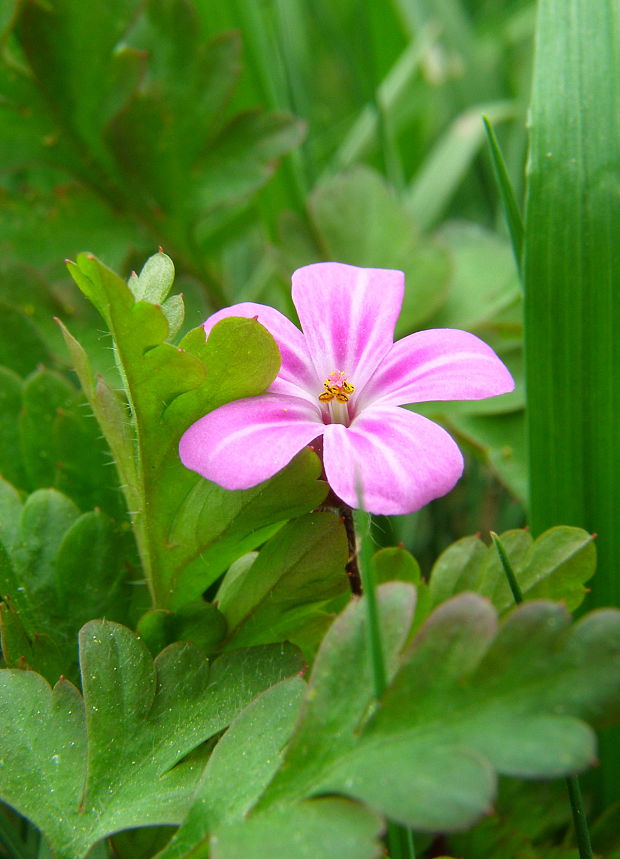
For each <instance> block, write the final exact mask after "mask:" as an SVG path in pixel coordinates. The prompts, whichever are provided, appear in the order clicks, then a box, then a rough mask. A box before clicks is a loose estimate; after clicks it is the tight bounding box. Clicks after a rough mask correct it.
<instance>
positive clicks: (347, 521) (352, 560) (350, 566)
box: [339, 504, 362, 597]
mask: <svg viewBox="0 0 620 859" xmlns="http://www.w3.org/2000/svg"><path fill="white" fill-rule="evenodd" d="M339 509H340V514H341V516H342V521H343V523H344V529H345V531H346V533H347V542H348V544H349V559H348V561H347V566H346V570H347V576H348V578H349V585H350V586H351V593H352V594H354V595H355V596H358V597H359V596H361V595H362V580H361V577H360V571H359V566H358V563H357V542H356V539H355V525H354V523H353V511H352V510H351V508H350V507H348V506H345V505H344V504H342V505H341V506H340V507H339Z"/></svg>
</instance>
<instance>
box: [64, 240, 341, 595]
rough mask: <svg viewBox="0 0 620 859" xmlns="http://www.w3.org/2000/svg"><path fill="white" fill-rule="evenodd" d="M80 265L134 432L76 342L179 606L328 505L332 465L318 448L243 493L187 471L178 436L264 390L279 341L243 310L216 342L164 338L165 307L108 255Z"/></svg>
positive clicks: (156, 585) (153, 578) (84, 258)
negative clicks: (324, 476)
mask: <svg viewBox="0 0 620 859" xmlns="http://www.w3.org/2000/svg"><path fill="white" fill-rule="evenodd" d="M70 271H71V273H72V275H73V276H74V278H75V280H76V282H77V284H78V286H79V287H80V288H81V289H82V291H83V292H84V293H85V294H86V295H87V297H89V298H90V299H91V300H92V301H93V302H94V303H95V305H96V306H97V308H98V309H99V310H100V312H101V313H102V315H103V316H104V318H105V319H106V321H107V322H108V324H109V326H110V330H111V332H112V334H113V336H114V342H115V348H116V354H117V357H118V362H119V365H120V367H121V370H122V376H123V378H124V380H125V386H126V394H127V399H128V401H129V403H130V405H131V412H132V418H133V430H128V428H127V427H126V421H125V420H124V416H123V413H122V406H121V405H120V404H119V403H118V401H117V399H116V398H115V397H114V395H113V394H112V393H111V392H110V391H109V390H107V389H105V388H101V386H99V387H98V388H97V389H95V388H94V386H93V381H92V372H91V371H90V369H89V367H88V363H87V359H86V357H85V354H84V351H83V350H82V349H81V347H80V346H79V344H77V341H75V340H74V338H71V337H70V335H69V336H67V335H66V339H67V343H68V345H69V348H70V349H71V351H72V355H73V356H74V361H75V362H76V365H77V367H78V370H79V373H80V378H81V380H82V384H83V386H84V390H85V393H86V395H87V397H88V399H89V401H90V402H91V404H92V406H93V411H94V412H95V415H96V416H97V418H98V419H99V420H100V421H101V425H102V429H103V431H104V432H105V433H106V436H107V437H108V440H109V444H110V447H111V449H112V450H113V452H114V453H115V455H116V451H117V450H118V452H119V455H118V457H117V458H118V459H119V460H120V465H119V473H120V475H121V479H122V481H123V484H124V486H125V492H126V496H127V503H128V507H129V509H130V510H131V511H132V514H133V525H134V533H135V535H136V541H137V544H138V549H139V552H140V558H141V561H142V565H143V569H144V572H145V575H146V578H147V581H148V583H149V586H150V588H151V596H152V599H153V604H154V607H159V608H162V607H166V608H171V609H176V608H178V607H180V606H181V605H183V603H185V602H188V601H191V600H195V599H198V598H199V597H200V595H201V594H202V592H203V591H204V590H205V588H206V587H208V585H209V584H211V582H213V581H214V580H215V579H216V578H217V577H218V576H219V575H220V573H222V572H223V571H224V570H225V569H226V568H227V567H228V566H229V565H230V563H231V562H232V561H233V560H235V559H236V558H238V557H240V556H241V555H242V554H244V553H245V552H247V551H248V550H249V549H253V548H254V547H255V546H256V545H259V544H260V543H261V542H263V541H264V539H265V538H266V536H269V534H270V531H265V530H264V529H272V528H273V527H274V526H275V525H276V524H277V523H279V522H282V521H283V520H285V519H287V518H291V517H292V516H294V515H299V514H300V513H303V512H307V511H308V510H310V509H312V508H314V507H316V506H317V505H318V504H319V503H320V502H321V500H322V499H323V498H324V496H325V492H326V486H325V485H324V484H322V483H319V482H318V481H317V478H318V477H319V471H320V466H319V464H318V461H317V460H316V457H313V456H311V455H310V452H309V451H306V452H305V454H303V455H300V456H299V457H297V459H296V461H295V463H294V464H292V465H291V466H290V467H289V468H288V469H284V470H283V471H282V472H280V473H279V474H278V475H276V476H275V477H274V478H273V479H272V480H271V481H269V482H267V483H264V484H261V485H259V486H258V487H256V488H255V489H250V490H247V491H246V492H234V493H233V492H227V491H226V490H223V489H221V488H220V487H218V486H216V485H215V484H212V483H208V482H207V481H205V480H203V479H202V478H201V477H198V476H197V475H196V474H194V473H193V472H190V471H188V470H187V469H185V468H183V467H182V466H181V464H180V461H179V458H178V452H177V448H178V442H179V438H180V436H181V434H182V432H183V431H184V430H185V429H186V428H187V427H188V426H189V425H190V424H191V423H192V421H194V420H196V419H198V418H199V417H202V415H204V414H205V413H206V412H208V411H210V410H211V409H213V408H216V407H217V406H219V405H222V404H223V403H226V402H229V401H230V400H234V399H240V398H243V397H247V396H251V395H253V394H257V393H260V392H262V391H263V390H264V389H265V388H266V387H267V386H268V385H269V384H270V382H271V381H272V380H273V378H274V377H275V375H276V373H277V372H278V368H279V363H280V357H279V352H278V347H277V346H276V344H275V342H274V340H273V339H272V337H271V336H270V335H269V334H268V332H267V331H266V329H264V328H263V326H262V325H260V324H259V323H258V322H256V321H255V320H253V319H235V318H231V319H225V320H222V321H221V322H220V323H218V325H217V326H215V328H214V330H213V332H212V333H211V336H210V337H209V339H208V341H206V339H205V334H204V331H203V330H202V329H197V330H196V331H194V332H190V334H189V335H187V336H186V337H185V338H184V339H183V342H182V346H181V348H175V347H173V346H172V345H171V344H169V343H166V342H164V341H165V338H166V337H167V335H168V325H167V322H166V318H165V316H164V314H163V311H162V308H161V307H159V306H156V305H154V304H149V303H148V302H145V301H139V302H135V301H134V298H133V294H132V292H131V290H130V288H129V287H128V286H127V285H126V284H125V283H124V282H123V281H122V280H121V279H120V278H119V277H118V276H117V275H115V274H114V273H113V272H111V271H110V270H109V269H106V268H105V266H103V265H102V264H101V263H100V262H99V261H98V260H96V259H94V258H93V257H92V256H90V255H86V254H82V255H80V256H79V257H78V261H77V264H71V266H70ZM102 394H105V395H106V399H105V401H104V400H103V398H102ZM104 405H105V406H107V407H108V408H104ZM132 436H133V437H134V438H135V443H137V445H138V447H137V453H135V454H134V450H133V440H132ZM134 456H135V459H134Z"/></svg>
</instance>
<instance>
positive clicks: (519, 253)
mask: <svg viewBox="0 0 620 859" xmlns="http://www.w3.org/2000/svg"><path fill="white" fill-rule="evenodd" d="M482 122H483V123H484V130H485V131H486V134H487V141H488V144H489V152H490V154H491V161H492V163H493V172H494V173H495V179H496V180H497V187H498V189H499V194H500V197H501V200H502V206H503V209H504V216H505V218H506V223H507V225H508V232H509V233H510V241H511V242H512V252H513V254H514V258H515V262H516V263H517V269H518V270H519V272H520V271H521V266H522V259H523V233H524V227H523V218H522V217H521V211H520V209H519V204H518V203H517V198H516V196H515V192H514V189H513V187H512V182H511V181H510V176H509V175H508V169H507V167H506V162H505V161H504V156H503V154H502V150H501V149H500V147H499V142H498V140H497V137H496V135H495V130H494V129H493V125H492V124H491V120H490V119H489V117H488V116H484V115H483V117H482Z"/></svg>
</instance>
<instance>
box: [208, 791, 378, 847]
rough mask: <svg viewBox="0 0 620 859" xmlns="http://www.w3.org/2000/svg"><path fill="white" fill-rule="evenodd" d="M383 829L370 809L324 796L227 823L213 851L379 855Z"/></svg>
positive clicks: (211, 844) (217, 836) (214, 839)
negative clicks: (379, 838)
mask: <svg viewBox="0 0 620 859" xmlns="http://www.w3.org/2000/svg"><path fill="white" fill-rule="evenodd" d="M381 830H382V823H381V820H380V819H379V818H378V817H376V816H375V815H373V814H372V813H371V812H369V811H368V810H367V809H364V808H361V807H360V806H359V805H357V804H355V803H352V802H348V801H347V800H345V799H338V798H329V797H325V798H322V799H313V800H308V801H305V802H299V803H297V804H296V805H293V806H291V807H289V808H286V809H270V810H269V811H266V812H263V813H261V814H256V815H253V816H252V817H250V818H249V819H248V820H247V821H244V822H243V823H233V824H231V825H229V826H227V827H223V828H222V829H220V830H219V832H218V833H217V834H216V835H214V836H213V837H212V838H211V839H210V841H209V846H210V851H209V856H212V857H213V859H236V857H239V856H243V857H244V859H245V857H247V859H263V857H264V856H265V855H268V856H269V857H273V859H341V857H343V856H351V857H353V856H354V857H355V859H374V857H376V856H379V855H380V853H381V850H382V846H381V844H380V843H379V841H378V836H379V835H380V833H381ZM326 833H329V837H328V838H326V835H325V834H326ZM198 855H200V854H198ZM202 855H204V856H206V854H202Z"/></svg>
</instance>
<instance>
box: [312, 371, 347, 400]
mask: <svg viewBox="0 0 620 859" xmlns="http://www.w3.org/2000/svg"><path fill="white" fill-rule="evenodd" d="M323 387H324V388H325V390H324V391H321V393H320V394H319V400H320V401H321V402H322V403H330V402H332V400H336V402H338V403H348V402H349V397H350V396H351V394H352V393H353V392H354V391H355V385H352V384H351V382H349V380H348V379H347V377H346V374H345V372H344V370H334V371H333V372H332V373H330V375H329V376H328V377H327V379H325V381H324V382H323Z"/></svg>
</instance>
